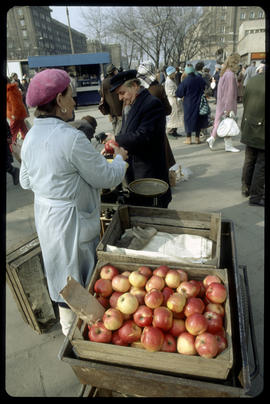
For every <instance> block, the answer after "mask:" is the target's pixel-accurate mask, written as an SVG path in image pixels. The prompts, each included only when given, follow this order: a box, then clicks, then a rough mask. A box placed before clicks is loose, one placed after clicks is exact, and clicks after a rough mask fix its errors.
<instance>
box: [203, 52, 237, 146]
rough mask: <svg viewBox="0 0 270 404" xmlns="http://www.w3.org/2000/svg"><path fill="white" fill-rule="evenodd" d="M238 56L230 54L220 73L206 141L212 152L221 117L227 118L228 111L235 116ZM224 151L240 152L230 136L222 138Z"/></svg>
mask: <svg viewBox="0 0 270 404" xmlns="http://www.w3.org/2000/svg"><path fill="white" fill-rule="evenodd" d="M239 60H240V55H239V54H238V53H232V54H231V55H230V56H229V57H228V58H227V60H226V61H225V63H224V66H223V68H222V70H221V72H220V79H219V83H218V92H217V107H216V115H215V121H214V126H213V129H212V132H211V136H210V137H209V138H208V139H206V142H207V144H208V146H209V148H210V149H211V150H213V147H214V143H215V140H216V137H217V128H218V125H219V123H220V121H221V118H222V116H223V115H226V116H229V114H230V111H233V112H234V114H235V116H236V114H237V81H236V72H237V71H238V68H239V65H238V64H239ZM224 144H225V151H227V152H233V153H236V152H240V150H239V149H237V148H236V147H234V146H233V145H232V138H231V137H230V136H226V137H224Z"/></svg>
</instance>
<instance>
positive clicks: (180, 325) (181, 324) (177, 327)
mask: <svg viewBox="0 0 270 404" xmlns="http://www.w3.org/2000/svg"><path fill="white" fill-rule="evenodd" d="M185 331H186V327H185V321H184V320H183V319H180V318H173V322H172V328H171V329H170V334H172V335H173V336H174V337H178V336H179V335H180V334H182V332H185Z"/></svg>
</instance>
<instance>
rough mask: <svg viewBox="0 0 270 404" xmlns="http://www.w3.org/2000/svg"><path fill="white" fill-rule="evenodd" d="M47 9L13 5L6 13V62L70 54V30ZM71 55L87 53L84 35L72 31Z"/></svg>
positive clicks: (46, 7) (45, 7) (44, 7)
mask: <svg viewBox="0 0 270 404" xmlns="http://www.w3.org/2000/svg"><path fill="white" fill-rule="evenodd" d="M51 11H52V10H51V9H50V7H48V6H22V7H20V6H15V7H12V8H11V9H10V10H9V11H8V13H7V59H9V60H19V59H27V57H28V56H39V55H57V54H68V53H72V49H71V44H70V37H69V29H68V26H67V25H65V24H62V23H60V22H59V21H57V20H55V19H53V18H52V17H51ZM71 35H72V42H73V46H74V53H86V52H87V44H86V36H85V35H84V34H82V33H80V32H78V31H76V30H74V29H71Z"/></svg>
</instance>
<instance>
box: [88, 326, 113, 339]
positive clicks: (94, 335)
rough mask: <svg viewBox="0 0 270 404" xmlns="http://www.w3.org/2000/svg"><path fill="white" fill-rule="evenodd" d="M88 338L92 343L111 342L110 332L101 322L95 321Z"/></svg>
mask: <svg viewBox="0 0 270 404" xmlns="http://www.w3.org/2000/svg"><path fill="white" fill-rule="evenodd" d="M88 337H89V339H90V341H93V342H105V343H106V342H111V339H112V332H111V331H110V330H107V328H106V327H105V326H104V324H103V323H102V321H97V322H96V323H94V324H93V325H92V326H91V327H90V330H89V332H88Z"/></svg>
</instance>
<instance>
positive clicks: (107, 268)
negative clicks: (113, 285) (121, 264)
mask: <svg viewBox="0 0 270 404" xmlns="http://www.w3.org/2000/svg"><path fill="white" fill-rule="evenodd" d="M118 274H119V272H118V269H117V268H115V267H114V266H113V265H104V266H103V267H102V268H101V270H100V277H101V279H110V280H112V278H113V277H114V276H115V275H118Z"/></svg>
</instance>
